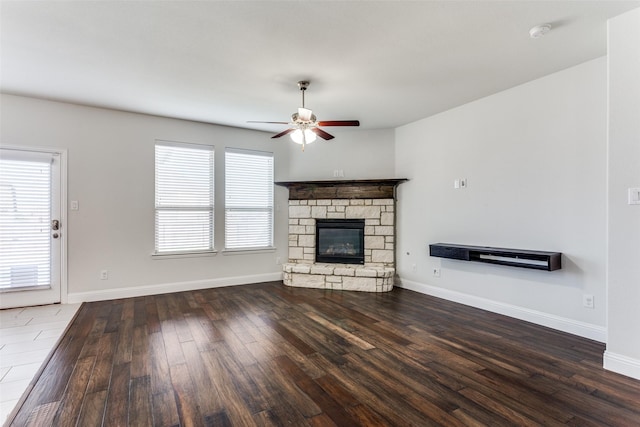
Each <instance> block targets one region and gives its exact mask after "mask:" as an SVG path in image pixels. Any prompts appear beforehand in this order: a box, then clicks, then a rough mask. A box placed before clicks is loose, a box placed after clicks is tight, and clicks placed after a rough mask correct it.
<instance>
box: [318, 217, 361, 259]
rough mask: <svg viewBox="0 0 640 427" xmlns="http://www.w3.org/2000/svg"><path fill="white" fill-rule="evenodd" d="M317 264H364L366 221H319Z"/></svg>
mask: <svg viewBox="0 0 640 427" xmlns="http://www.w3.org/2000/svg"><path fill="white" fill-rule="evenodd" d="M316 262H326V263H339V264H364V219H317V220H316Z"/></svg>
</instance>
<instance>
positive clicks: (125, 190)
mask: <svg viewBox="0 0 640 427" xmlns="http://www.w3.org/2000/svg"><path fill="white" fill-rule="evenodd" d="M0 102H1V104H0V105H1V108H2V110H1V111H2V115H1V117H2V129H1V133H0V138H1V139H0V141H2V144H3V145H16V146H40V147H58V148H66V149H68V200H69V201H71V200H77V201H79V204H80V210H79V211H71V210H69V211H68V224H65V225H66V226H67V227H68V236H67V237H68V288H69V293H70V294H71V295H70V300H71V301H73V300H90V299H97V298H104V299H108V298H114V297H119V296H128V295H134V294H145V293H157V292H166V291H171V290H176V289H187V288H194V287H208V286H212V285H221V284H234V283H250V282H256V281H261V280H277V279H279V278H280V277H281V266H280V265H276V257H280V258H281V259H282V260H284V259H286V258H287V250H288V248H287V245H288V241H287V227H288V222H287V209H286V206H287V191H286V189H284V188H281V187H276V200H275V201H276V204H277V206H279V207H281V208H282V209H280V210H279V211H277V212H276V218H275V245H276V247H277V251H276V252H275V253H274V252H268V253H260V254H247V253H245V254H242V255H224V254H223V253H220V252H219V253H218V254H217V255H216V256H213V257H197V258H179V259H162V260H157V259H152V258H151V256H150V255H151V253H152V252H153V249H154V237H153V236H154V144H155V140H156V139H163V140H171V141H183V142H191V143H203V144H214V146H215V156H216V164H215V167H216V176H215V179H216V218H215V219H216V229H215V231H216V236H215V243H216V244H215V246H216V248H217V249H223V247H224V229H223V221H224V211H223V202H224V200H223V188H224V163H223V160H224V148H225V146H233V147H241V148H251V149H259V150H263V151H273V152H274V156H275V177H276V179H287V178H288V175H287V167H288V163H289V162H288V152H287V148H286V146H283V145H279V144H273V143H272V142H271V140H270V139H269V135H268V134H265V133H262V132H255V131H248V130H240V129H234V128H229V127H222V126H215V125H209V124H203V123H196V122H189V121H184V120H174V119H167V118H160V117H153V116H146V115H141V114H132V113H125V112H119V111H113V110H106V109H100V108H90V107H83V106H78V105H71V104H64V103H57V102H49V101H43V100H37V99H32V98H24V97H17V96H10V95H2V97H1V101H0ZM102 269H107V270H108V271H109V280H106V281H105V280H99V278H98V273H99V271H100V270H102Z"/></svg>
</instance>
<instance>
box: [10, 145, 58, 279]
mask: <svg viewBox="0 0 640 427" xmlns="http://www.w3.org/2000/svg"><path fill="white" fill-rule="evenodd" d="M29 157H32V158H27V159H12V158H6V157H4V156H3V157H2V158H0V290H10V289H19V288H24V287H50V286H51V241H50V236H51V221H52V213H51V172H52V156H51V154H43V153H39V155H35V154H34V155H32V156H29Z"/></svg>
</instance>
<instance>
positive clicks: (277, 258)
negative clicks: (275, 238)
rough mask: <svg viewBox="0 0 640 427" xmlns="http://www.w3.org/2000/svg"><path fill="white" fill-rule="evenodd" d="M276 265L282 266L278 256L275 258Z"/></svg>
mask: <svg viewBox="0 0 640 427" xmlns="http://www.w3.org/2000/svg"><path fill="white" fill-rule="evenodd" d="M276 264H277V265H280V264H282V260H281V259H280V257H279V256H277V257H276Z"/></svg>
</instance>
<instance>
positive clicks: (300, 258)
mask: <svg viewBox="0 0 640 427" xmlns="http://www.w3.org/2000/svg"><path fill="white" fill-rule="evenodd" d="M394 206H395V204H394V200H393V199H317V200H289V262H288V263H287V264H285V265H284V284H285V285H287V286H298V287H311V288H321V289H339V290H354V291H368V292H386V291H390V290H391V289H392V288H393V281H394V276H395V240H394V239H395V212H394ZM332 218H336V219H364V220H365V226H364V265H354V264H330V263H315V251H316V249H315V247H316V219H332Z"/></svg>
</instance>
